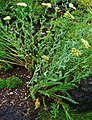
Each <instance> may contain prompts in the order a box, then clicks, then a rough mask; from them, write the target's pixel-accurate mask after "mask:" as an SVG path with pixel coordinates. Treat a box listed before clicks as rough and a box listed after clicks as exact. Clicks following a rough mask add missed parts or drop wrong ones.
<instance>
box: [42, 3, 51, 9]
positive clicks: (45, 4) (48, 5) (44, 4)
mask: <svg viewBox="0 0 92 120" xmlns="http://www.w3.org/2000/svg"><path fill="white" fill-rule="evenodd" d="M42 5H43V6H47V7H49V8H51V4H50V3H42Z"/></svg>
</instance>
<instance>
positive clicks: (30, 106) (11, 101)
mask: <svg viewBox="0 0 92 120" xmlns="http://www.w3.org/2000/svg"><path fill="white" fill-rule="evenodd" d="M13 75H14V76H17V77H19V78H20V79H22V81H23V82H24V84H23V86H22V87H21V88H17V89H8V88H4V89H3V90H1V91H0V120H34V119H35V117H36V110H35V109H34V102H33V101H32V99H31V98H28V99H25V98H26V97H27V96H28V95H29V88H28V82H29V81H30V79H31V75H30V73H28V72H27V70H26V69H25V68H23V67H19V66H15V68H13V69H11V70H9V71H8V72H5V73H4V72H3V71H0V78H3V79H7V78H8V77H10V76H13Z"/></svg>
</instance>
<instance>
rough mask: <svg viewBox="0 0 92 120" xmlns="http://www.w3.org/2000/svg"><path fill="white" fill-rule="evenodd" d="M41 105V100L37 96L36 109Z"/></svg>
mask: <svg viewBox="0 0 92 120" xmlns="http://www.w3.org/2000/svg"><path fill="white" fill-rule="evenodd" d="M39 107H40V101H39V99H38V98H37V99H36V101H35V109H37V108H39Z"/></svg>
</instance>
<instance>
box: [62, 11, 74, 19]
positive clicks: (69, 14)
mask: <svg viewBox="0 0 92 120" xmlns="http://www.w3.org/2000/svg"><path fill="white" fill-rule="evenodd" d="M64 17H65V18H71V19H74V16H73V15H71V13H70V12H69V11H66V13H64Z"/></svg>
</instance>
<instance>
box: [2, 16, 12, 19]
mask: <svg viewBox="0 0 92 120" xmlns="http://www.w3.org/2000/svg"><path fill="white" fill-rule="evenodd" d="M10 19H11V18H10V16H6V17H5V18H3V20H10Z"/></svg>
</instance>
